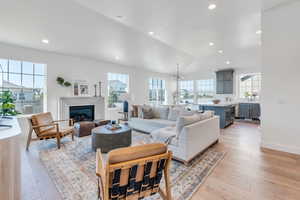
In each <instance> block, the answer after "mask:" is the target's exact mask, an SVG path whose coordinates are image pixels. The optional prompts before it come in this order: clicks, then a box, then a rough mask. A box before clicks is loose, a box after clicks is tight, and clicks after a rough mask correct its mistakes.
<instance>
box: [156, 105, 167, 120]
mask: <svg viewBox="0 0 300 200" xmlns="http://www.w3.org/2000/svg"><path fill="white" fill-rule="evenodd" d="M152 110H153V115H154V118H158V119H168V115H169V107H167V106H154V107H153V108H152Z"/></svg>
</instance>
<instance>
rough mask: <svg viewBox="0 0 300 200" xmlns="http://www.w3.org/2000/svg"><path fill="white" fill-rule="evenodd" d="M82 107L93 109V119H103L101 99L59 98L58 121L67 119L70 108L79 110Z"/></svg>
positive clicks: (103, 110) (103, 112) (102, 101)
mask: <svg viewBox="0 0 300 200" xmlns="http://www.w3.org/2000/svg"><path fill="white" fill-rule="evenodd" d="M84 106H92V107H94V114H93V116H94V117H93V119H105V109H104V98H103V97H61V98H60V99H59V119H69V118H70V114H71V113H70V111H71V108H72V107H74V108H77V109H78V108H79V110H80V108H82V107H84ZM75 110H76V109H75ZM89 112H91V110H90V111H89ZM87 121H90V120H87Z"/></svg>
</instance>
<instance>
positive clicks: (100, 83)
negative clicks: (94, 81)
mask: <svg viewBox="0 0 300 200" xmlns="http://www.w3.org/2000/svg"><path fill="white" fill-rule="evenodd" d="M101 85H102V82H101V81H99V97H101V96H102V94H101V92H102V91H101Z"/></svg>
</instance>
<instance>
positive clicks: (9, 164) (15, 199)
mask: <svg viewBox="0 0 300 200" xmlns="http://www.w3.org/2000/svg"><path fill="white" fill-rule="evenodd" d="M1 124H8V125H12V128H8V127H0V199H1V200H2V199H3V200H4V199H5V200H19V199H20V191H21V189H20V184H21V183H20V182H21V180H20V174H21V171H20V144H19V140H20V138H19V137H20V135H21V132H20V128H19V125H18V123H17V120H16V119H13V120H4V121H1Z"/></svg>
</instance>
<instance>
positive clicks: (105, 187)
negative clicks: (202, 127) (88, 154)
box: [96, 149, 172, 200]
mask: <svg viewBox="0 0 300 200" xmlns="http://www.w3.org/2000/svg"><path fill="white" fill-rule="evenodd" d="M161 159H166V164H165V168H164V169H163V176H164V179H165V191H163V190H162V189H161V187H159V189H158V193H159V194H160V196H161V197H162V198H163V199H164V200H171V199H172V197H171V187H170V175H169V169H170V163H171V160H172V152H171V151H167V152H166V153H164V154H159V155H154V156H148V157H145V158H141V159H136V160H131V161H126V162H121V163H117V164H109V163H108V162H107V164H106V165H104V162H103V158H102V154H101V150H100V149H97V152H96V175H97V176H98V192H99V193H98V194H99V198H100V197H101V200H110V199H111V198H110V197H109V186H110V185H109V184H110V183H109V180H110V173H112V172H114V171H115V170H117V169H121V170H122V169H129V168H131V167H132V166H134V165H139V166H141V165H145V164H146V163H147V162H149V161H158V160H161ZM124 199H126V200H127V199H132V198H130V196H129V197H125V198H124Z"/></svg>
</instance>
